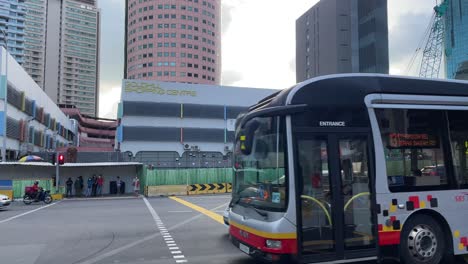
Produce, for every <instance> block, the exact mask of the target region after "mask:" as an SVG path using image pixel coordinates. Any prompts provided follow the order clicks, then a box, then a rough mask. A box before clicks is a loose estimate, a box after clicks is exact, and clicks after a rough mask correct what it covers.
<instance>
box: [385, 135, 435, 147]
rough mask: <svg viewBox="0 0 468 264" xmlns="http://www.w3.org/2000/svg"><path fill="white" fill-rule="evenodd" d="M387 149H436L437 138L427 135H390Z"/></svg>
mask: <svg viewBox="0 0 468 264" xmlns="http://www.w3.org/2000/svg"><path fill="white" fill-rule="evenodd" d="M389 137H390V140H389V144H390V146H389V148H437V147H439V142H438V141H437V137H436V136H433V135H429V134H404V133H390V135H389Z"/></svg>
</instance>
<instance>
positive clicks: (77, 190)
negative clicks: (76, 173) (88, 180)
mask: <svg viewBox="0 0 468 264" xmlns="http://www.w3.org/2000/svg"><path fill="white" fill-rule="evenodd" d="M80 177H81V176H80ZM74 185H75V196H76V197H81V192H82V191H83V188H82V187H81V182H80V178H79V177H78V179H76V180H75V184H74Z"/></svg>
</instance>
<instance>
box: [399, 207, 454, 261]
mask: <svg viewBox="0 0 468 264" xmlns="http://www.w3.org/2000/svg"><path fill="white" fill-rule="evenodd" d="M400 245H401V248H400V252H401V261H402V262H403V263H405V264H439V263H442V259H443V258H444V254H445V252H446V247H447V243H446V242H445V237H444V234H443V232H442V229H441V228H440V225H439V223H438V222H437V221H436V220H434V219H433V218H432V217H430V216H428V215H415V216H413V217H411V218H410V219H408V221H407V222H406V223H405V224H404V225H403V231H402V233H401V243H400Z"/></svg>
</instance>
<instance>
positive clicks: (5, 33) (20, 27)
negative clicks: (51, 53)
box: [0, 0, 26, 64]
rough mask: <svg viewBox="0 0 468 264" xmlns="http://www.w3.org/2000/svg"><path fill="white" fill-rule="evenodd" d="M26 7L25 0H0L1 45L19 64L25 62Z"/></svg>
mask: <svg viewBox="0 0 468 264" xmlns="http://www.w3.org/2000/svg"><path fill="white" fill-rule="evenodd" d="M25 14H26V8H25V6H24V0H0V45H1V46H5V44H7V45H6V46H7V47H8V52H9V53H10V54H11V56H13V58H15V59H16V61H17V62H18V63H19V64H23V62H24V34H25V32H24V31H25Z"/></svg>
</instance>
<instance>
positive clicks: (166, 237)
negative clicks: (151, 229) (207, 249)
mask: <svg viewBox="0 0 468 264" xmlns="http://www.w3.org/2000/svg"><path fill="white" fill-rule="evenodd" d="M143 201H144V202H145V204H146V207H148V210H149V211H150V213H151V215H152V216H153V219H154V222H155V223H156V226H157V227H158V229H159V231H160V232H161V235H162V236H163V239H164V242H166V244H167V247H168V248H170V247H171V246H176V244H175V241H174V238H172V236H171V235H170V234H169V232H168V231H167V229H166V227H164V224H163V222H162V221H161V219H160V218H159V215H158V214H157V213H156V211H155V210H154V208H153V206H151V204H150V203H149V202H148V200H147V199H146V198H145V197H143ZM177 249H179V248H177ZM174 252H176V253H174ZM171 254H182V251H180V250H179V251H171ZM173 257H174V259H181V260H185V261H182V262H187V260H186V259H185V256H184V255H177V256H173Z"/></svg>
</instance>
